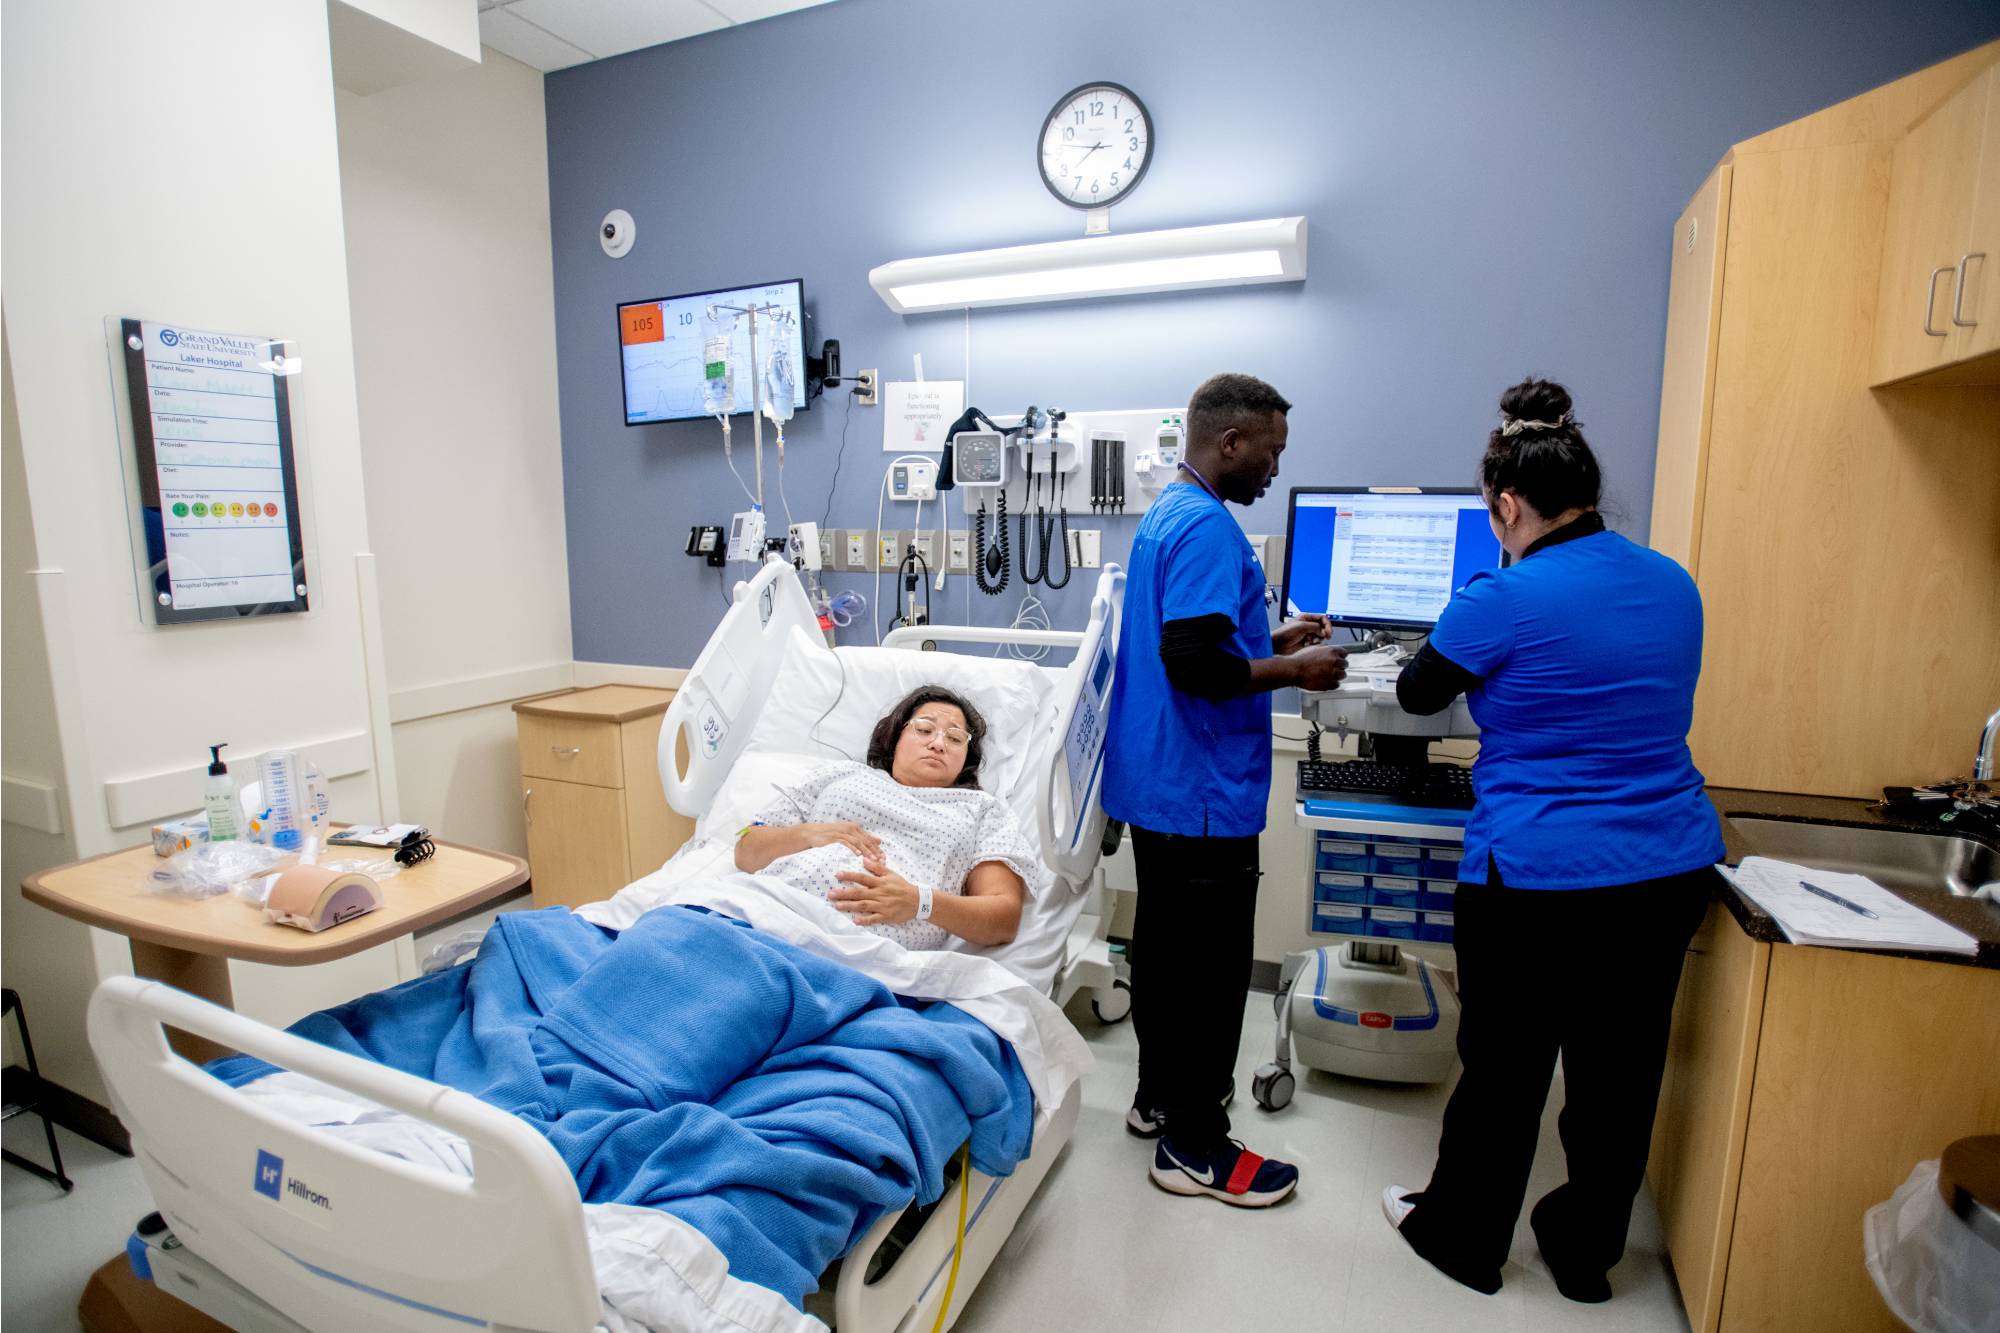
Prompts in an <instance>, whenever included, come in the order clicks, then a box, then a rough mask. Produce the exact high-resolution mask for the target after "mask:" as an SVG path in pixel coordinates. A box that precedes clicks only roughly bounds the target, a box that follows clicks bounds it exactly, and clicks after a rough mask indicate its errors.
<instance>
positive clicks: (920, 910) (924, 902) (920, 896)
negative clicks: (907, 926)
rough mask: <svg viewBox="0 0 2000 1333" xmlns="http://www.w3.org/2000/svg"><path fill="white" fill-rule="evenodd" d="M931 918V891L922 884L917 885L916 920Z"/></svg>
mask: <svg viewBox="0 0 2000 1333" xmlns="http://www.w3.org/2000/svg"><path fill="white" fill-rule="evenodd" d="M930 919H931V891H930V889H929V888H928V887H927V886H925V885H922V884H919V885H917V920H919V921H928V920H930Z"/></svg>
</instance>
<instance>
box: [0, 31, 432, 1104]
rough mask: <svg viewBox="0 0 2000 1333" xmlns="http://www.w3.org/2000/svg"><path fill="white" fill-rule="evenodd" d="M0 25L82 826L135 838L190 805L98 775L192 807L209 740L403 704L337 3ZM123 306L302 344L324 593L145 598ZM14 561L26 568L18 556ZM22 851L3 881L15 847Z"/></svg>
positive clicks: (44, 578) (370, 770) (64, 934)
mask: <svg viewBox="0 0 2000 1333" xmlns="http://www.w3.org/2000/svg"><path fill="white" fill-rule="evenodd" d="M6 25H7V27H6V42H5V46H4V55H3V57H0V58H4V90H3V93H4V143H3V145H0V156H4V161H5V164H6V191H5V199H4V213H3V214H0V225H4V229H5V234H6V240H7V244H6V250H5V254H4V259H3V260H0V288H3V289H4V292H5V306H4V318H5V325H6V331H7V336H8V345H9V351H10V354H11V358H12V366H13V371H14V388H15V394H14V396H13V399H14V406H15V410H16V413H17V418H18V427H19V440H20V461H21V469H22V472H21V478H22V481H23V482H24V488H25V495H26V499H27V502H28V504H29V506H30V508H31V510H32V512H33V513H34V514H35V515H36V516H37V518H38V520H39V521H38V522H37V523H36V524H35V530H34V555H35V559H36V562H37V565H38V568H39V569H41V570H43V571H45V572H43V573H41V574H38V575H37V576H36V580H37V583H38V584H39V585H40V586H41V587H42V589H43V592H44V594H45V601H44V611H45V614H44V619H43V629H44V632H45V638H46V643H45V645H44V646H45V650H46V660H47V662H48V663H49V664H50V666H49V670H48V676H49V683H50V695H49V698H48V704H49V705H50V707H49V710H48V711H49V712H50V713H51V714H52V715H53V717H54V719H55V721H56V723H57V734H58V736H59V739H60V752H61V753H60V759H61V772H62V777H63V783H64V787H65V794H66V804H67V809H68V815H69V818H70V819H71V820H72V821H73V824H74V851H75V852H76V853H77V854H81V855H91V854H94V853H97V852H101V851H106V850H109V849H112V848H114V847H117V846H120V845H124V844H127V843H130V842H133V841H136V840H137V838H138V837H140V836H142V835H143V833H144V827H143V825H144V823H146V822H150V820H152V819H153V818H156V817H158V816H160V815H164V814H169V813H173V811H172V810H170V809H167V810H162V809H144V810H138V811H135V812H134V813H133V814H132V815H130V816H128V817H127V818H128V819H130V820H132V821H134V823H135V824H136V825H137V826H136V827H125V828H119V827H114V826H113V822H112V819H111V817H110V815H109V813H108V810H107V804H106V784H107V783H117V782H120V781H123V780H128V779H143V778H151V777H155V776H160V775H164V776H165V777H166V779H167V780H166V781H165V783H164V784H162V785H163V787H164V790H165V795H163V796H162V797H161V798H160V800H159V801H157V802H155V804H159V803H165V804H168V805H178V806H179V807H180V808H181V809H190V808H193V807H195V806H197V805H198V803H199V783H200V771H201V770H200V763H199V760H200V759H201V757H202V756H203V755H204V753H205V750H204V747H205V746H206V745H208V744H209V743H210V742H214V741H223V740H226V741H228V742H230V744H231V752H232V753H234V754H238V755H243V756H250V755H254V754H256V753H257V752H258V751H260V750H264V749H268V748H272V747H274V746H280V745H289V744H298V743H301V742H306V741H311V740H315V739H321V738H328V737H339V736H363V737H366V736H369V735H370V734H371V717H372V714H373V713H377V712H379V713H380V714H382V716H383V718H384V722H385V725H386V712H387V701H386V700H387V696H386V693H384V692H382V690H381V682H379V681H371V679H370V677H369V675H368V671H367V667H366V662H367V655H366V653H365V652H364V649H363V644H364V642H368V641H371V640H372V641H374V642H378V643H379V629H378V627H377V626H375V625H374V624H373V623H372V611H371V610H370V608H368V607H367V606H366V605H365V604H364V600H363V599H364V593H365V591H366V589H365V585H364V581H363V579H362V578H361V576H360V575H359V574H358V573H357V569H358V566H359V561H358V557H362V556H363V555H364V553H366V552H367V550H368V506H369V496H368V494H367V492H366V491H365V490H364V488H363V485H362V452H361V448H360V441H359V436H358V425H357V420H356V410H355V391H354V359H353V351H352V347H353V341H352V333H351V329H350V321H349V313H348V287H347V262H346V255H345V248H344V244H343V237H342V233H341V212H340V178H339V167H338V158H337V149H336V137H335V125H334V107H333V88H332V84H331V81H330V75H329V54H328V38H327V19H326V12H325V9H324V7H323V6H322V5H320V4H317V3H303V2H300V0H291V2H289V3H277V4H243V3H238V2H236V0H175V3H173V4H132V3H129V2H128V0H9V3H8V4H7V7H6ZM121 315H122V316H139V317H144V318H149V319H161V320H173V321H176V322H179V323H181V324H184V325H187V326H191V327H194V328H213V329H222V330H228V331H238V332H250V331H260V332H264V333H267V334H269V335H271V336H283V337H290V338H295V339H297V340H298V341H299V351H300V353H301V354H302V355H303V357H304V358H305V363H306V371H305V374H304V375H303V376H302V377H301V379H300V381H299V382H298V389H299V396H298V398H297V400H296V403H295V409H294V410H295V413H296V418H295V419H296V421H297V423H298V425H299V432H298V433H299V438H300V441H301V445H300V447H301V450H302V452H303V453H304V454H305V456H306V457H307V460H308V466H309V469H310V474H311V475H310V481H311V488H310V491H309V492H308V493H307V494H306V495H305V496H304V497H303V508H304V510H305V513H306V518H307V532H308V541H309V551H308V554H309V559H310V560H311V561H312V564H311V566H310V567H309V571H308V578H309V581H310V583H311V587H312V611H311V613H310V614H307V615H287V616H269V617H261V618H257V619H254V620H250V621H244V622H238V623H227V624H204V625H194V626H177V627H172V628H164V629H162V628H155V627H153V626H151V625H150V624H148V623H146V622H145V621H144V620H142V618H141V615H140V612H139V604H138V598H137V592H136V589H135V578H134V573H133V558H132V554H131V550H130V545H129V541H128V537H127V531H126V514H125V505H124V502H123V498H122V496H123V481H122V474H121V470H120V462H119V444H118V436H117V432H116V425H115V417H114V409H113V397H112V389H111V385H112V382H113V381H112V377H111V376H110V375H109V374H108V373H107V352H106V347H105V333H104V323H103V322H104V320H105V318H106V317H107V316H121ZM15 480H16V479H15V478H13V477H9V478H8V481H9V482H10V483H14V482H15ZM9 489H10V490H12V489H15V486H14V485H10V487H9ZM14 563H15V562H14V561H13V560H12V559H11V558H10V561H9V564H10V572H9V585H10V586H9V591H10V592H12V591H14V590H15V585H17V584H18V582H19V577H20V576H19V573H18V570H16V569H14V568H12V566H13V565H14ZM11 602H12V599H11V598H10V606H9V608H8V609H9V616H8V618H9V621H10V622H11V621H12V619H13V614H14V612H15V611H16V610H17V609H18V608H17V607H16V606H15V605H13V604H11ZM12 665H13V664H12V663H10V667H11V666H12ZM31 676H32V673H31V672H27V673H23V677H22V679H28V678H31ZM6 687H7V688H6V710H7V716H6V726H5V729H6V730H7V731H8V732H12V731H13V730H14V729H15V727H16V726H19V725H26V723H25V721H24V719H26V718H27V717H28V716H29V715H30V711H31V709H30V708H28V707H17V698H16V695H17V691H18V690H19V689H20V688H21V679H16V677H15V673H14V672H13V671H12V670H11V669H10V671H9V677H8V679H7V681H6ZM46 740H47V738H46V736H44V737H43V738H42V741H43V742H44V744H45V743H46ZM348 748H350V749H353V748H355V747H354V746H350V747H348ZM386 750H387V746H386V738H385V741H384V744H383V745H382V746H381V747H380V749H379V750H376V751H374V752H373V755H372V760H373V761H372V762H369V761H364V762H362V763H361V764H359V765H358V767H360V768H361V769H363V770H364V771H362V772H359V773H357V774H355V775H354V776H352V777H349V778H347V779H344V780H341V781H338V782H336V783H335V784H334V800H335V804H336V812H337V813H339V814H343V815H348V816H351V817H358V818H372V817H375V816H376V815H377V814H378V813H379V803H378V799H377V784H378V782H383V783H390V784H392V783H393V772H391V771H389V770H388V769H387V767H386V765H384V764H383V763H382V762H380V760H381V759H382V758H385V757H386ZM364 753H366V751H364ZM8 758H9V762H10V763H11V762H13V760H14V758H15V755H14V754H13V752H12V751H11V750H10V752H9V755H8ZM45 767H46V766H45ZM14 834H15V830H12V829H10V830H9V835H10V836H9V843H10V844H12V843H13V841H14V836H13V835H14ZM12 850H13V849H12V847H11V845H10V847H9V853H10V854H9V856H8V858H7V860H8V862H9V875H10V881H11V879H12V877H13V876H14V874H15V872H16V870H18V869H19V868H20V867H19V866H18V865H17V864H16V862H17V858H16V857H15V856H14V855H12ZM43 854H44V855H47V854H50V853H49V852H48V851H47V849H44V852H43ZM37 859H40V858H39V857H38V858H37ZM10 891H11V884H10ZM6 926H7V935H8V939H7V955H8V958H9V959H10V960H14V959H17V958H19V957H20V956H21V955H22V954H23V952H24V951H27V952H31V953H39V952H40V951H41V950H43V949H44V948H50V949H53V948H57V947H63V948H67V947H69V946H68V944H67V943H66V941H67V939H68V937H69V936H71V935H72V934H73V933H74V932H73V928H72V927H71V926H70V925H69V924H68V923H67V922H63V921H61V920H59V919H57V918H55V917H53V916H52V915H51V914H49V913H46V912H42V911H40V909H29V910H26V911H19V912H12V913H10V915H9V918H8V920H7V922H6ZM122 948H123V943H122V941H120V940H117V939H116V938H115V937H108V936H100V937H96V938H94V939H93V947H92V956H93V959H94V961H95V964H96V967H95V969H94V970H93V971H79V972H73V973H67V974H66V975H65V976H64V977H63V978H62V980H61V983H60V984H57V983H55V982H52V981H49V980H48V979H46V978H42V977H39V976H37V977H34V978H32V980H33V982H34V984H33V985H32V986H31V987H30V986H24V987H23V991H24V998H25V999H26V1000H27V1002H28V1004H29V1007H30V1009H31V1011H32V1012H33V1014H34V1018H35V1022H36V1026H37V1028H38V1030H40V1031H49V1032H54V1031H56V1030H57V1029H59V1028H61V1026H62V1025H63V1024H64V1023H65V1022H72V1021H75V1020H76V1019H77V1016H78V1013H79V1011H80V1009H81V1006H82V1004H83V1001H84V998H85V996H86V995H87V993H88V989H89V987H90V985H91V984H93V983H94V981H95V979H96V974H97V973H101V972H103V971H107V970H115V969H117V968H118V967H119V966H121V962H120V953H121V950H122ZM381 952H382V951H371V953H370V954H367V955H362V956H361V958H360V959H359V960H356V961H354V962H352V963H348V962H343V963H341V964H329V965H324V966H321V967H315V968H306V969H297V970H296V971H297V973H298V975H296V976H294V977H291V978H288V979H287V986H286V987H285V988H284V989H283V990H282V991H281V992H279V991H274V990H273V989H272V988H271V987H269V986H266V985H265V984H263V983H262V982H261V981H259V980H257V979H255V978H253V977H250V976H244V977H243V978H242V979H241V981H240V982H239V1002H240V1007H242V1008H243V1009H244V1010H245V1011H246V1012H251V1013H253V1014H255V1015H256V1016H257V1017H260V1018H265V1019H267V1020H272V1021H287V1020H288V1019H289V1018H290V1017H294V1016H296V1015H297V1014H298V1013H303V1012H305V1011H306V1010H308V1009H310V1008H314V1007H318V1006H319V1005H321V1004H325V1003H329V1002H332V1001H335V1000H338V999H342V998H345V997H347V996H349V995H352V994H354V993H356V992H358V991H359V990H362V989H364V988H367V987H370V986H373V985H379V984H382V983H384V982H385V981H388V980H393V979H394V976H395V969H394V966H393V963H392V961H391V960H390V959H388V958H387V957H386V956H383V957H377V956H376V955H377V954H380V953H381ZM23 980H24V981H27V980H30V978H28V977H24V978H23ZM13 981H14V976H13V971H12V969H11V968H10V971H9V984H13ZM37 1054H39V1055H42V1056H43V1060H44V1063H45V1064H46V1065H47V1066H48V1067H49V1069H50V1072H51V1074H52V1076H54V1077H56V1078H57V1079H58V1080H59V1081H62V1082H65V1083H66V1084H68V1085H70V1086H72V1087H75V1088H77V1089H78V1090H79V1091H84V1092H93V1091H94V1090H95V1083H96V1081H95V1079H94V1078H93V1077H91V1076H90V1074H89V1071H88V1057H87V1053H86V1052H84V1051H83V1050H81V1049H79V1048H78V1047H77V1045H76V1043H75V1041H74V1040H65V1041H52V1040H46V1039H45V1040H44V1041H43V1042H39V1043H38V1051H37Z"/></svg>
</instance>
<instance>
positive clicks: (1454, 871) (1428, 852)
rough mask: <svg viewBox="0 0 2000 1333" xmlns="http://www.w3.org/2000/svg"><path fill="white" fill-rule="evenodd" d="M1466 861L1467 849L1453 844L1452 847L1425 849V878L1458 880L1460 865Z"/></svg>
mask: <svg viewBox="0 0 2000 1333" xmlns="http://www.w3.org/2000/svg"><path fill="white" fill-rule="evenodd" d="M1464 859H1465V848H1464V847H1463V846H1460V845H1457V844H1453V845H1452V846H1450V847H1426V848H1424V878H1426V879H1457V878H1458V864H1459V862H1461V861H1463V860H1464Z"/></svg>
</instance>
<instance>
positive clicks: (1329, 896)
mask: <svg viewBox="0 0 2000 1333" xmlns="http://www.w3.org/2000/svg"><path fill="white" fill-rule="evenodd" d="M1313 901H1314V902H1321V903H1365V902H1367V901H1368V877H1367V876H1366V875H1350V874H1343V873H1337V872H1334V871H1329V870H1322V871H1320V872H1319V875H1318V877H1317V881H1316V882H1315V883H1314V884H1313Z"/></svg>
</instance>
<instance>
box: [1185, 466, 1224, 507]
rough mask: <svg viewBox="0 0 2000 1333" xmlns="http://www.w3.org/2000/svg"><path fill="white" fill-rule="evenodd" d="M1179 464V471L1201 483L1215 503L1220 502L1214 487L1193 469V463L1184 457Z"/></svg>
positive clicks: (1220, 498) (1220, 499)
mask: <svg viewBox="0 0 2000 1333" xmlns="http://www.w3.org/2000/svg"><path fill="white" fill-rule="evenodd" d="M1180 466H1181V471H1183V472H1185V473H1187V474H1188V475H1189V476H1190V477H1193V478H1194V479H1195V480H1196V481H1198V482H1200V483H1201V488H1202V489H1203V490H1205V491H1207V492H1208V494H1209V497H1210V498H1211V499H1213V500H1214V501H1215V502H1216V503H1217V504H1221V503H1222V497H1221V496H1220V495H1217V494H1216V492H1215V487H1213V486H1211V485H1209V484H1208V478H1207V477H1204V476H1202V475H1201V473H1199V472H1197V471H1195V468H1194V464H1192V463H1190V462H1188V461H1187V460H1186V459H1182V460H1181V465H1180Z"/></svg>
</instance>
